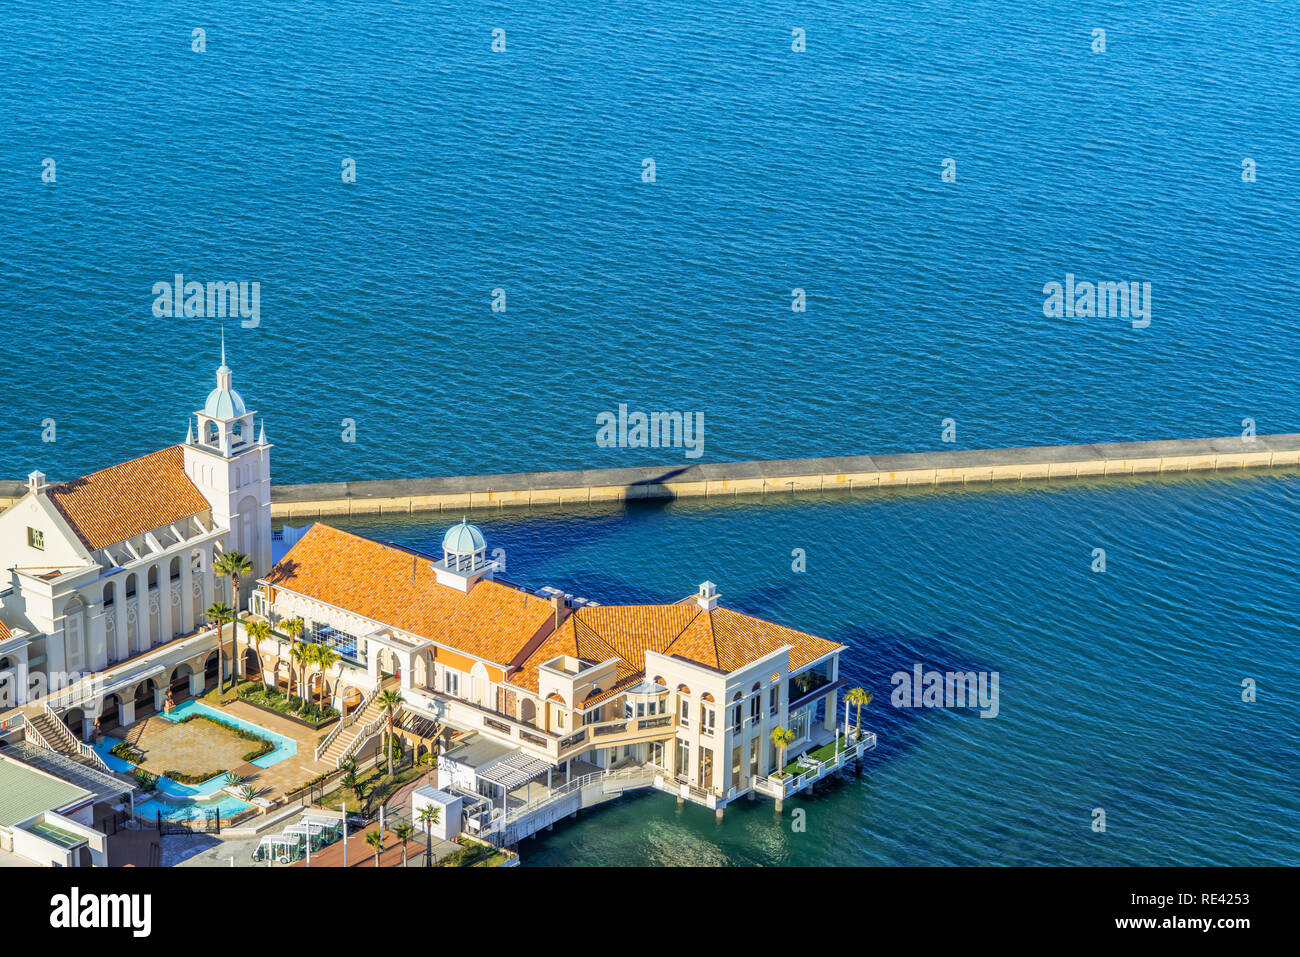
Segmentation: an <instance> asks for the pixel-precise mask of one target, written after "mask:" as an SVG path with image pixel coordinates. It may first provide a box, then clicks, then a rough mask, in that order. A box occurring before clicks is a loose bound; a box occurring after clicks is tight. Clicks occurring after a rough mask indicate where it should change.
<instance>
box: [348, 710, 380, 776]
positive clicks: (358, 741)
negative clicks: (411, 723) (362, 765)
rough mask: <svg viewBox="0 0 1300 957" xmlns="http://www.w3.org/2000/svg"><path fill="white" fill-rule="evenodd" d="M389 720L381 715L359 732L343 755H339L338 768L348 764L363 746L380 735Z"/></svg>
mask: <svg viewBox="0 0 1300 957" xmlns="http://www.w3.org/2000/svg"><path fill="white" fill-rule="evenodd" d="M387 720H388V717H387V716H386V715H384V714H381V715H380V716H379V717H377V718H375V720H374V721H371V722H370V723H369V724H368V725H366V726H365V727H363V728H362V729H361V730H360V731H358V732H357V735H356V737H354V738H353V739H352V741H351V742H350V743H349V744H348V746H347V747H346V748H344V749H343V753H342V754H340V755H339V759H338V762H337V763H336V767H340V768H341V767H343V765H344V763H346V762H347V760H348V759H349V758H351V757H352V755H354V754H356V753H357V751H359V750H360V749H361V746H362V745H363V744H365V743H366V742H367V741H369V740H370V739H371V738H373V737H374V736H375V735H376V734H378V733H379V729H380V728H382V727H383V726H384V723H385V722H386V721H387Z"/></svg>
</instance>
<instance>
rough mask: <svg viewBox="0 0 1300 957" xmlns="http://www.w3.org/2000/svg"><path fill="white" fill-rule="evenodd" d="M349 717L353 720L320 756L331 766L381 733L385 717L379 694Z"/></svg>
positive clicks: (340, 761)
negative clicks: (358, 711)
mask: <svg viewBox="0 0 1300 957" xmlns="http://www.w3.org/2000/svg"><path fill="white" fill-rule="evenodd" d="M349 718H352V719H353V720H351V721H350V723H349V724H348V726H347V727H345V728H343V729H342V730H341V731H340V732H339V733H338V734H336V735H335V736H334V740H332V741H331V742H330V743H329V746H328V747H326V748H325V751H324V752H323V753H322V754H321V755H320V757H319V758H318V760H319V761H320V762H321V763H323V764H326V765H328V766H330V767H331V768H337V767H339V766H340V765H342V763H343V761H344V759H345V757H350V756H351V755H353V754H355V753H356V752H357V751H358V750H359V749H360V748H361V746H362V745H363V744H365V742H366V741H367V740H368V739H370V738H373V737H374V736H375V735H376V734H378V733H379V729H380V728H381V727H382V726H383V718H384V706H383V705H382V704H380V703H379V696H378V695H374V696H373V697H371V698H370V699H369V701H367V702H366V706H365V707H364V708H363V709H362V710H361V712H360V713H359V714H358V713H355V712H354V714H353V715H349Z"/></svg>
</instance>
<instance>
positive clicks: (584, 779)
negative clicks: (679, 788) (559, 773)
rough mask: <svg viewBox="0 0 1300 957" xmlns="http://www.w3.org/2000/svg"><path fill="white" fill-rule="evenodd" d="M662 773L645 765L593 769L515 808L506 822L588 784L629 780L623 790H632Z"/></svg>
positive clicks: (527, 813)
mask: <svg viewBox="0 0 1300 957" xmlns="http://www.w3.org/2000/svg"><path fill="white" fill-rule="evenodd" d="M661 773H662V772H661V771H656V770H655V769H653V768H643V767H633V768H621V769H620V770H618V771H593V772H592V773H591V774H584V775H582V776H581V777H577V778H574V779H573V780H572V781H570V782H568V783H567V784H562V785H560V786H559V787H558V788H553V789H552V790H551V792H550V793H549V794H546V795H544V796H542V797H540V798H535V799H534V800H532V801H529V802H528V803H527V804H525V805H523V806H522V807H518V808H515V809H514V810H513V811H511V812H510V813H509V814H507V815H506V818H505V822H504V823H506V824H510V823H512V822H514V821H518V820H520V819H521V818H524V817H527V816H528V815H529V814H532V813H533V812H534V811H538V810H540V809H542V808H544V807H546V806H547V805H548V804H553V803H554V802H556V801H558V800H560V799H561V798H563V797H566V796H568V795H570V794H573V793H575V792H577V791H581V790H582V789H583V788H585V787H587V786H588V785H592V784H606V783H609V782H611V781H613V782H619V781H628V782H632V783H631V784H630V787H625V788H623V790H630V789H631V788H637V787H646V786H649V785H651V784H653V783H654V779H655V775H656V774H661Z"/></svg>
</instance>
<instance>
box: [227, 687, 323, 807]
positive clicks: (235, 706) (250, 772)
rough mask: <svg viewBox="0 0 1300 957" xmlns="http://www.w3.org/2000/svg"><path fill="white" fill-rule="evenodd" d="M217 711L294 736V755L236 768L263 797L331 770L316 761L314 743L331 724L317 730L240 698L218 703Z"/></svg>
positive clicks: (296, 785) (272, 795) (279, 793)
mask: <svg viewBox="0 0 1300 957" xmlns="http://www.w3.org/2000/svg"><path fill="white" fill-rule="evenodd" d="M220 710H222V711H227V712H229V713H230V714H232V715H234V716H235V717H236V718H242V719H243V720H245V721H249V722H251V723H253V724H256V725H260V726H261V727H263V728H266V729H267V730H269V731H274V732H275V733H276V734H282V735H284V736H285V737H286V738H293V740H294V741H295V742H297V744H298V753H297V754H296V755H294V756H293V757H291V758H286V759H285V760H283V761H280V762H278V763H276V764H273V765H271V767H269V768H259V767H254V766H253V765H244V766H242V767H240V768H238V769H237V770H238V771H239V773H240V774H241V775H242V776H243V777H244V779H245V780H247V781H248V783H250V784H252V785H254V786H255V787H256V788H257V789H258V790H259V791H262V792H263V796H264V797H280V796H281V795H283V794H285V793H286V792H288V791H292V790H293V789H295V788H297V787H300V786H302V785H304V784H306V783H307V782H308V781H310V780H311V779H312V778H315V777H317V776H318V775H320V774H323V773H325V772H326V771H333V770H334V768H332V767H329V766H327V765H325V764H319V763H317V762H316V760H315V754H316V745H317V743H318V742H319V741H320V739H321V737H322V736H323V735H324V734H326V733H327V732H328V731H329V729H330V728H332V727H333V725H329V726H328V727H326V728H322V729H321V730H320V731H313V730H312V729H311V728H308V727H305V726H303V725H301V724H298V723H297V722H295V721H290V720H288V719H287V718H282V717H280V716H279V715H276V714H269V713H267V712H265V711H263V710H261V709H260V708H254V707H252V706H251V705H248V704H245V703H244V702H243V701H232V702H230V703H229V704H223V705H221V706H220ZM344 733H345V734H346V733H347V732H344Z"/></svg>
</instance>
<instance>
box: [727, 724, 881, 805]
mask: <svg viewBox="0 0 1300 957" xmlns="http://www.w3.org/2000/svg"><path fill="white" fill-rule="evenodd" d="M875 746H876V736H875V734H873V733H871V732H866V733H864V734H863V735H862V738H861V739H860V740H857V741H854V740H845V739H843V738H840V739H838V740H837V741H835V742H831V743H829V744H827V745H824V746H823V747H821V748H816V749H814V750H813V751H810V752H807V753H805V754H803V755H801V756H800V757H798V758H796V759H795V760H794V761H791V762H790V763H789V764H787V765H786V768H785V770H784V771H781V772H779V773H777V774H773V775H771V776H769V777H766V778H761V777H756V778H753V779H752V783H753V787H754V790H755V791H757V792H758V793H760V794H766V795H767V796H768V797H773V798H776V799H777V800H784V799H785V798H788V797H790V796H791V795H794V794H798V793H799V792H800V791H802V790H803V789H804V788H806V787H807V786H808V785H810V784H812V783H814V782H815V781H818V780H820V779H821V778H824V777H826V776H827V775H828V774H831V773H832V772H834V771H837V770H838V769H840V768H842V767H844V765H845V764H847V763H848V762H849V761H854V760H857V759H858V758H859V757H861V756H862V755H864V754H866V753H867V752H868V751H870V750H871V749H872V748H874V747H875Z"/></svg>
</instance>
